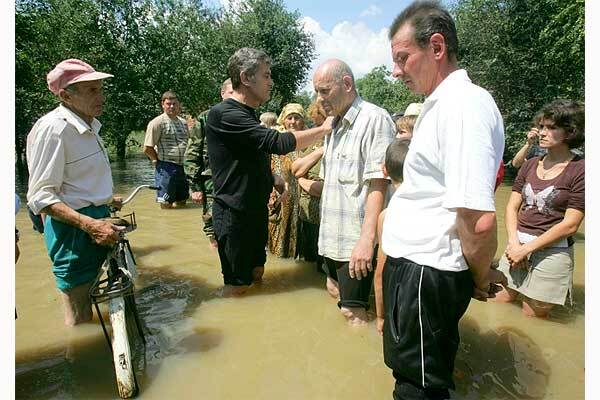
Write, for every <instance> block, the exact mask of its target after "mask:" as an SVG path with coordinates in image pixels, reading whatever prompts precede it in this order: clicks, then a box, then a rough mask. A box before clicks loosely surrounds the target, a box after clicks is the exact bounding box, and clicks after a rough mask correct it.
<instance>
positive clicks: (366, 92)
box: [356, 65, 423, 114]
mask: <svg viewBox="0 0 600 400" xmlns="http://www.w3.org/2000/svg"><path fill="white" fill-rule="evenodd" d="M390 77H391V72H390V71H389V70H388V69H387V68H386V67H385V66H383V65H382V66H380V67H375V68H373V70H372V71H371V72H369V73H368V74H366V75H365V76H363V77H362V78H359V79H357V80H356V88H357V90H358V92H359V93H360V95H361V97H362V98H363V99H365V100H367V101H369V102H371V103H373V104H376V105H378V106H380V107H382V108H385V109H386V110H387V111H388V112H389V113H390V114H394V113H396V112H403V111H404V110H405V109H406V106H408V105H409V104H410V103H413V102H421V101H423V97H422V96H418V95H414V94H412V93H410V91H409V90H408V89H407V88H406V86H404V84H403V83H402V82H401V81H399V80H397V81H393V80H392V79H391V78H390Z"/></svg>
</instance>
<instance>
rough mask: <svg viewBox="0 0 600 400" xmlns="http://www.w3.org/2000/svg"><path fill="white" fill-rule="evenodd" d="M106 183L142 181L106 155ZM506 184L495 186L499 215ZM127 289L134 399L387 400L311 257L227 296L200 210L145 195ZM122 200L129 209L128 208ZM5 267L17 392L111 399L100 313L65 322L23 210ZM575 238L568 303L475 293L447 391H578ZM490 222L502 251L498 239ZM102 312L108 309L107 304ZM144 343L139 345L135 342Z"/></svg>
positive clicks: (139, 170) (493, 395)
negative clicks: (482, 298) (109, 166)
mask: <svg viewBox="0 0 600 400" xmlns="http://www.w3.org/2000/svg"><path fill="white" fill-rule="evenodd" d="M113 173H114V177H115V179H114V180H115V187H116V192H117V193H119V194H126V193H127V192H129V191H130V190H131V188H133V187H134V186H136V185H138V184H142V183H148V182H151V181H152V170H151V167H150V165H149V164H148V163H147V161H146V160H145V159H144V158H139V159H133V160H127V161H126V162H124V163H113ZM509 193H510V188H509V187H508V186H503V187H502V188H500V190H499V193H498V211H499V219H500V221H499V226H503V221H502V218H503V207H504V204H506V200H507V198H508V195H509ZM130 209H133V210H135V212H136V216H137V220H138V229H137V230H136V231H135V232H132V233H131V234H130V235H129V238H130V240H131V244H132V247H133V251H134V253H135V256H136V259H137V261H138V263H139V267H138V271H139V273H140V283H139V285H138V287H137V288H138V291H137V294H136V300H137V303H138V307H139V311H140V315H141V318H142V320H143V323H144V325H145V329H146V332H147V334H146V339H147V341H148V344H147V346H146V348H145V351H143V352H142V351H140V354H138V357H137V358H136V363H137V364H136V365H138V367H139V368H138V369H139V371H138V382H139V384H140V386H141V394H140V398H142V399H188V398H198V397H202V398H206V399H265V400H269V399H307V398H308V399H344V400H354V399H361V400H364V399H387V398H390V397H391V391H392V388H393V378H392V377H391V374H390V371H389V370H388V369H387V368H386V367H385V365H384V364H383V356H382V349H381V346H382V344H381V337H380V336H379V335H378V334H377V333H376V331H375V328H374V324H373V323H371V324H370V325H369V327H367V328H365V329H349V328H348V327H347V326H346V324H345V322H344V320H343V318H342V317H341V316H340V314H339V311H338V310H337V308H336V306H335V301H334V300H332V299H331V298H329V296H328V295H327V294H326V291H325V290H324V279H325V278H324V276H323V275H322V274H319V273H318V272H316V271H315V268H314V266H313V265H310V264H307V263H303V262H296V261H293V260H280V259H276V258H273V257H269V259H268V261H267V265H266V272H265V276H264V281H263V283H262V284H261V285H258V286H257V287H254V288H252V289H251V290H250V292H249V293H248V296H246V297H244V298H240V299H226V298H221V297H219V295H218V291H217V289H218V288H219V287H220V285H221V284H222V278H221V274H220V267H219V262H218V257H217V254H216V253H215V252H214V251H212V250H211V249H210V247H209V245H208V241H207V240H206V238H205V237H204V236H203V234H202V230H201V218H200V209H199V208H197V207H189V208H186V209H181V210H161V209H159V207H158V206H157V204H156V203H155V201H154V193H153V192H150V191H146V192H142V193H141V194H140V195H139V197H138V198H136V200H135V201H134V203H132V204H131V207H130ZM126 211H129V210H126ZM16 219H17V225H18V226H19V227H20V228H21V230H22V236H21V238H22V239H21V243H20V244H21V250H22V256H21V259H20V260H19V264H18V266H17V268H16V304H17V310H18V312H19V319H18V320H17V321H15V326H16V348H15V356H16V364H15V367H16V377H15V383H16V395H17V396H16V397H17V398H19V399H80V398H82V399H83V398H84V399H115V398H117V391H116V386H115V382H114V376H113V374H114V372H113V367H112V363H111V356H110V353H109V351H108V347H107V345H106V343H105V339H104V336H103V334H102V330H101V328H100V326H99V324H98V321H97V320H94V321H93V322H92V323H90V324H84V325H82V326H81V327H78V328H77V329H75V330H69V329H67V328H65V327H64V326H63V325H62V311H61V308H60V301H59V298H58V295H57V293H56V289H55V288H54V282H53V279H52V276H51V271H50V262H49V260H48V258H47V255H46V253H45V248H44V245H43V239H42V237H41V235H39V234H37V233H35V232H33V231H32V230H31V229H30V223H29V221H28V219H27V216H26V214H25V213H24V212H23V210H22V211H21V212H20V213H19V214H18V215H17V218H16ZM583 229H584V228H583V227H582V229H581V232H580V233H579V235H578V242H577V243H576V250H575V254H576V267H575V277H574V279H575V287H574V306H573V308H568V307H566V308H560V307H559V308H557V309H556V311H553V316H552V320H551V321H538V320H533V319H528V318H525V317H523V316H522V315H521V311H520V307H519V306H518V305H516V304H493V303H492V304H484V303H479V302H472V303H471V305H470V306H469V310H468V311H467V314H466V316H465V317H464V319H463V320H462V321H461V325H460V332H461V338H462V342H461V346H460V349H459V352H458V356H457V364H456V367H457V368H456V371H455V380H456V385H457V388H456V391H455V392H453V393H452V398H454V399H465V400H467V399H469V400H470V399H488V400H492V399H524V398H527V399H536V400H537V399H566V398H568V399H580V398H583V393H584V388H583V382H584V378H583V377H584V351H583V349H584V345H583V343H584V307H585V302H584V292H585V290H584V268H583V260H584V248H583V244H584V240H585V236H584V234H583ZM505 242H506V238H505V236H504V230H503V229H501V230H500V245H499V249H500V250H499V251H501V250H502V249H503V248H504V247H503V246H504V245H505ZM104 312H106V311H104ZM140 350H141V349H140Z"/></svg>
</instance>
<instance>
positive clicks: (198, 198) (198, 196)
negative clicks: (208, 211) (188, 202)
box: [192, 192, 204, 203]
mask: <svg viewBox="0 0 600 400" xmlns="http://www.w3.org/2000/svg"><path fill="white" fill-rule="evenodd" d="M203 200H204V194H203V193H202V192H192V201H193V202H194V203H202V201H203Z"/></svg>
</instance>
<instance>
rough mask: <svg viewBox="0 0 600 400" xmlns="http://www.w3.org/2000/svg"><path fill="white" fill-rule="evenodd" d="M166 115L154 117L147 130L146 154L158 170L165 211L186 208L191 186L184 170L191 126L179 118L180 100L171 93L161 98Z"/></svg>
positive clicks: (167, 92) (156, 182)
mask: <svg viewBox="0 0 600 400" xmlns="http://www.w3.org/2000/svg"><path fill="white" fill-rule="evenodd" d="M161 105H162V108H163V111H164V113H162V114H161V115H159V116H158V117H156V118H154V119H153V120H152V121H150V123H149V124H148V128H147V129H146V138H145V139H144V153H145V154H146V155H147V156H148V158H150V160H151V161H152V164H153V166H154V168H155V184H156V186H158V187H160V189H159V190H158V191H157V194H156V201H157V202H158V203H159V204H160V207H161V208H171V207H184V206H185V202H186V200H187V199H188V197H189V186H188V183H187V179H186V177H185V173H184V170H183V159H184V156H185V149H186V146H187V141H188V127H187V123H186V121H185V119H183V118H181V117H180V116H179V112H180V106H179V100H178V99H177V95H176V94H175V92H173V91H171V90H168V91H166V92H165V93H164V94H163V95H162V98H161Z"/></svg>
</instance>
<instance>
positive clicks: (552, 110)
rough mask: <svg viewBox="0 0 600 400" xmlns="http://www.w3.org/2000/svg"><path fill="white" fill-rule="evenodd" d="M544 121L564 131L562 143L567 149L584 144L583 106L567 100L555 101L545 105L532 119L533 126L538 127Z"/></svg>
mask: <svg viewBox="0 0 600 400" xmlns="http://www.w3.org/2000/svg"><path fill="white" fill-rule="evenodd" d="M545 119H549V120H551V121H552V122H554V125H556V126H557V127H559V128H562V129H564V130H565V133H566V136H565V140H564V143H565V144H566V145H567V146H569V149H574V148H577V147H579V146H581V145H582V144H583V143H584V142H585V109H584V107H583V104H581V103H579V102H577V101H573V100H569V99H556V100H554V101H552V102H551V103H548V104H546V105H545V106H544V107H542V109H541V110H540V111H539V112H538V113H537V114H536V115H535V117H534V118H533V121H534V124H536V125H539V124H541V122H542V121H543V120H545Z"/></svg>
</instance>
